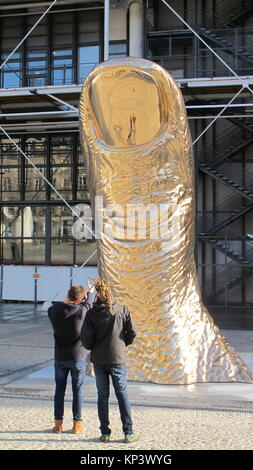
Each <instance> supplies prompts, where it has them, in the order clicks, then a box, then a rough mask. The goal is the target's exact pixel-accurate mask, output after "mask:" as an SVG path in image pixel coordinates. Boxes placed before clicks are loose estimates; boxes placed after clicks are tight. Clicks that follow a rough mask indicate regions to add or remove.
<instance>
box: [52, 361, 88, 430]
mask: <svg viewBox="0 0 253 470" xmlns="http://www.w3.org/2000/svg"><path fill="white" fill-rule="evenodd" d="M54 367H55V383H56V387H55V396H54V417H55V419H63V415H64V396H65V390H66V386H67V379H68V374H69V372H70V373H71V378H72V391H73V402H72V412H73V419H74V420H75V421H81V419H82V416H81V415H82V406H83V381H84V375H85V361H84V360H79V361H55V363H54Z"/></svg>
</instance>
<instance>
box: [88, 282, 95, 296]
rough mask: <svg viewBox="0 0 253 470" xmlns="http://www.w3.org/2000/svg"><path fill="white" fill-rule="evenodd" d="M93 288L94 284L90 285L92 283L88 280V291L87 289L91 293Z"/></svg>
mask: <svg viewBox="0 0 253 470" xmlns="http://www.w3.org/2000/svg"><path fill="white" fill-rule="evenodd" d="M94 290H95V286H94V284H93V285H92V284H91V283H90V281H88V291H89V292H90V293H91V294H93V292H94Z"/></svg>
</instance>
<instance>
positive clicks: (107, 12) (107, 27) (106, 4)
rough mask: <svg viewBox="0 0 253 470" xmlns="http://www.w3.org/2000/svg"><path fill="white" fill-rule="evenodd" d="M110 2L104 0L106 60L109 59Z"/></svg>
mask: <svg viewBox="0 0 253 470" xmlns="http://www.w3.org/2000/svg"><path fill="white" fill-rule="evenodd" d="M109 42H110V0H104V60H108V59H109Z"/></svg>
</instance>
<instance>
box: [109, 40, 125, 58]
mask: <svg viewBox="0 0 253 470" xmlns="http://www.w3.org/2000/svg"><path fill="white" fill-rule="evenodd" d="M126 55H127V45H126V43H125V42H122V43H114V44H113V43H112V44H110V46H109V57H110V58H112V57H125V56H126Z"/></svg>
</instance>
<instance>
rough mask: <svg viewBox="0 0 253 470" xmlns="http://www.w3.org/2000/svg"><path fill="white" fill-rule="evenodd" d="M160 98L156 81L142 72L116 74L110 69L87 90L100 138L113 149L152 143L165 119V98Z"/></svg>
mask: <svg viewBox="0 0 253 470" xmlns="http://www.w3.org/2000/svg"><path fill="white" fill-rule="evenodd" d="M147 96H148V98H149V99H148V100H147V99H146V98H147ZM162 98H163V97H162V96H161V93H160V90H159V88H158V87H157V86H156V82H155V79H154V78H153V77H152V76H151V75H150V74H146V73H145V72H144V71H129V70H124V69H122V70H120V71H119V72H118V73H117V74H116V75H115V74H114V73H112V71H111V70H107V71H105V72H104V73H102V74H101V76H100V77H99V79H98V80H94V81H93V82H92V83H91V87H90V102H91V106H92V109H93V112H94V115H95V118H96V121H95V123H96V131H97V134H98V135H99V136H100V139H101V140H102V141H104V142H105V143H106V144H108V145H111V146H114V147H130V146H133V145H134V146H136V145H140V144H144V143H147V142H149V141H151V140H152V139H153V138H154V137H156V135H157V133H158V132H159V130H160V128H161V125H162V123H163V121H164V119H165V115H164V114H165V113H164V112H163V108H164V111H165V110H166V108H167V107H166V104H167V100H166V96H165V97H164V100H163V99H162ZM164 101H165V102H164ZM143 116H146V117H147V119H145V120H144V119H143Z"/></svg>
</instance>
